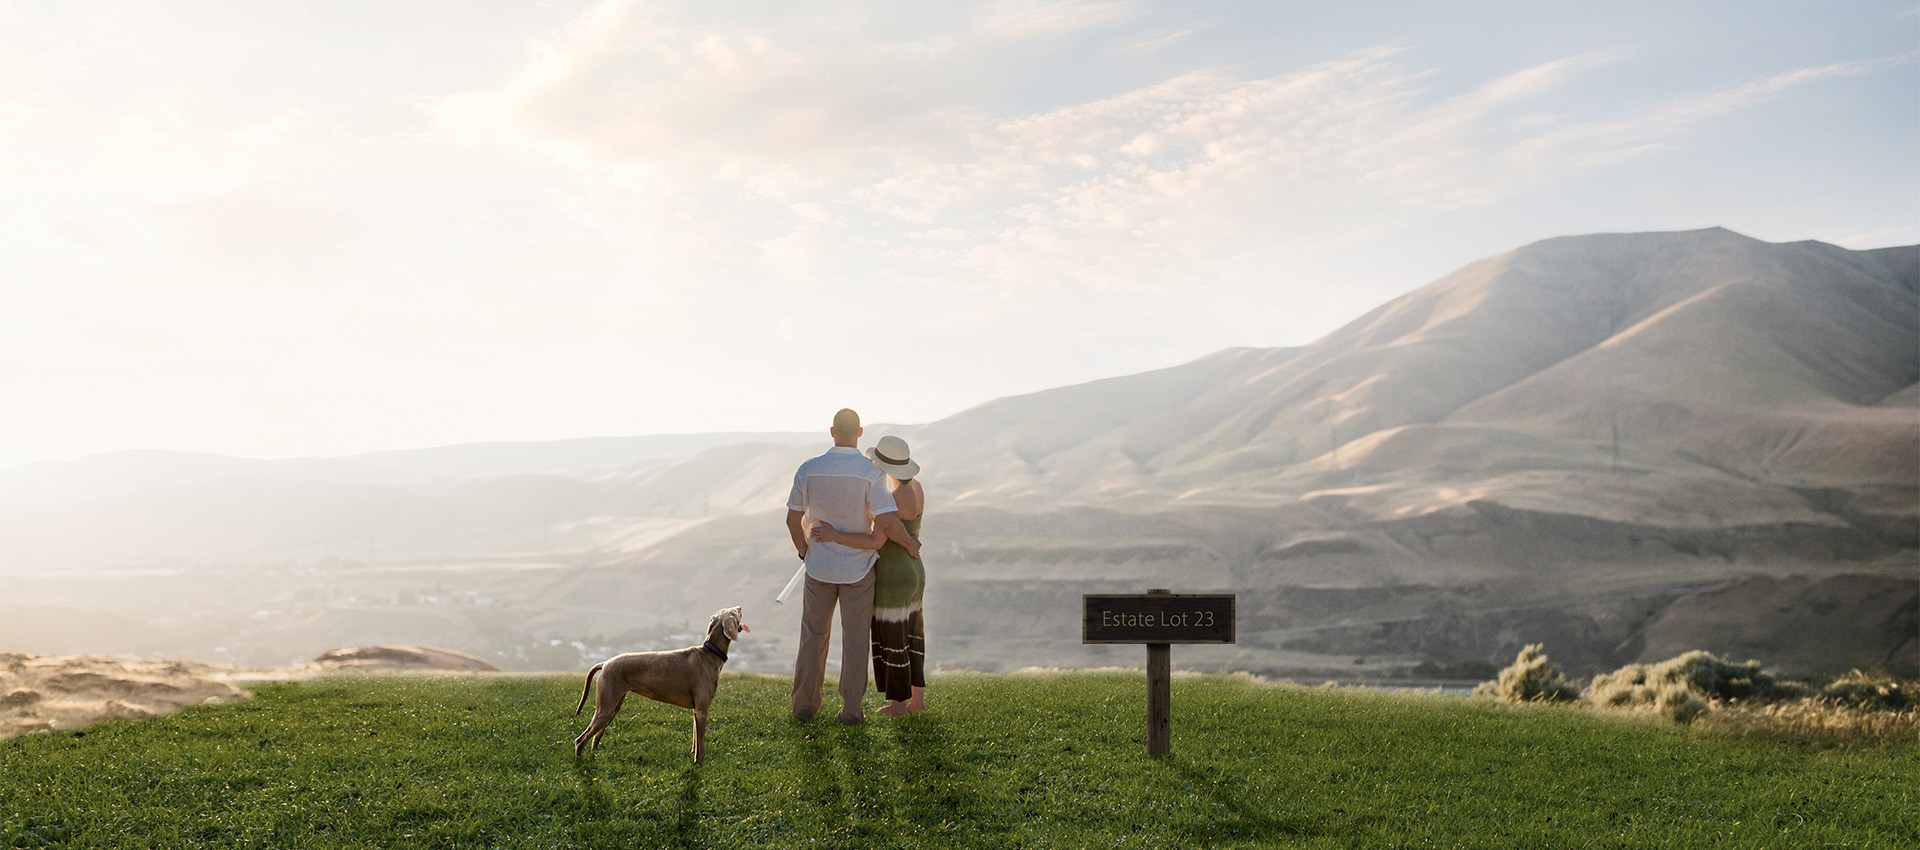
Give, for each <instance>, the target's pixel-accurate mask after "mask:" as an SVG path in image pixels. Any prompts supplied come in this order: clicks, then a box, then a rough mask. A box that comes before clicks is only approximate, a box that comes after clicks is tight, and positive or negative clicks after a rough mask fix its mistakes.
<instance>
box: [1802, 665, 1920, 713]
mask: <svg viewBox="0 0 1920 850" xmlns="http://www.w3.org/2000/svg"><path fill="white" fill-rule="evenodd" d="M1820 696H1822V697H1824V698H1826V699H1828V700H1830V701H1832V702H1834V703H1837V704H1839V705H1845V706H1852V707H1856V708H1869V709H1871V708H1883V709H1892V710H1894V711H1899V710H1901V709H1905V708H1914V707H1920V681H1915V680H1912V679H1902V678H1900V677H1898V676H1890V675H1888V674H1887V673H1885V672H1883V671H1879V670H1875V671H1870V672H1865V671H1860V670H1852V671H1849V672H1848V673H1847V674H1846V675H1844V676H1841V677H1840V678H1838V679H1834V680H1833V681H1832V682H1830V683H1828V684H1827V686H1826V687H1824V688H1821V689H1820Z"/></svg>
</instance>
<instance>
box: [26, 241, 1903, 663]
mask: <svg viewBox="0 0 1920 850" xmlns="http://www.w3.org/2000/svg"><path fill="white" fill-rule="evenodd" d="M885 433H895V434H900V435H902V436H904V437H906V438H907V439H909V440H910V441H911V442H912V444H913V446H914V454H915V457H916V458H917V459H919V460H920V462H921V463H922V464H923V466H924V467H925V469H926V471H925V472H924V473H923V475H922V478H923V480H924V481H925V483H926V484H927V486H928V488H929V498H930V503H931V504H930V507H929V518H928V520H927V525H926V531H925V535H926V541H927V547H928V548H927V551H928V555H927V561H928V566H929V571H930V574H931V575H932V577H933V578H932V583H931V585H930V587H929V591H928V600H929V601H928V605H929V622H930V625H929V628H930V629H931V630H933V631H934V632H935V633H936V642H937V643H939V644H940V646H941V650H940V651H939V652H937V653H936V654H937V655H940V656H941V658H942V660H943V661H944V662H945V663H947V664H950V665H956V666H967V667H978V668H988V669H1000V668H1010V667H1018V666H1024V665H1029V664H1043V665H1052V666H1062V665H1066V666H1071V665H1084V664H1104V663H1119V662H1124V663H1134V662H1135V661H1137V659H1133V658H1132V657H1131V656H1129V655H1126V654H1125V652H1124V648H1113V647H1103V646H1082V645H1080V644H1079V643H1078V638H1077V635H1076V634H1075V629H1074V623H1075V622H1077V619H1078V597H1079V595H1080V594H1081V593H1086V592H1115V591H1134V590H1140V589H1144V588H1147V587H1154V586H1161V587H1171V588H1175V589H1177V590H1185V591H1196V592H1197V591H1231V592H1234V593H1236V594H1238V595H1239V597H1240V605H1239V618H1240V622H1239V634H1240V643H1239V644H1237V645H1235V646H1231V647H1196V648H1190V649H1183V651H1182V653H1180V655H1181V656H1182V657H1181V659H1180V661H1179V662H1178V663H1181V664H1183V665H1186V666H1196V667H1211V668H1235V669H1253V670H1257V671H1261V672H1269V673H1275V674H1281V675H1295V676H1313V677H1337V678H1356V677H1380V676H1392V675H1395V674H1396V673H1400V672H1404V671H1407V670H1410V669H1413V668H1414V667H1416V666H1417V665H1420V664H1422V663H1425V664H1426V665H1428V666H1427V667H1425V668H1422V669H1429V670H1431V669H1468V667H1463V666H1462V665H1468V666H1469V667H1471V666H1472V665H1484V664H1487V663H1493V662H1500V661H1504V660H1506V659H1510V658H1511V657H1512V654H1513V652H1514V651H1515V650H1517V649H1518V648H1519V646H1521V645H1523V644H1525V643H1533V642H1546V643H1547V644H1548V651H1549V653H1550V654H1551V655H1552V656H1553V657H1554V658H1555V660H1556V661H1558V662H1560V663H1561V664H1562V666H1564V667H1567V668H1568V669H1570V670H1572V671H1573V672H1575V673H1576V674H1584V673H1590V672H1593V671H1596V670H1600V669H1608V668H1610V667H1614V666H1618V665H1620V664H1624V663H1627V662H1629V661H1638V660H1652V659H1655V658H1658V657H1665V656H1664V655H1661V653H1666V654H1672V653H1673V652H1674V651H1675V650H1676V649H1689V648H1706V649H1711V650H1714V651H1716V652H1722V653H1728V654H1733V655H1736V656H1740V657H1748V656H1749V655H1751V656H1752V657H1757V658H1761V660H1763V661H1766V662H1768V663H1774V664H1778V665H1782V666H1781V667H1780V668H1779V669H1781V671H1782V672H1785V673H1788V674H1791V675H1820V674H1826V673H1832V672H1839V671H1843V670H1845V669H1847V668H1849V667H1856V666H1860V667H1865V666H1873V665H1885V666H1889V667H1890V668H1891V669H1896V670H1905V671H1913V672H1920V246H1909V247H1902V248H1887V249H1881V250H1874V251H1850V250H1846V249H1842V248H1838V247H1835V246H1832V245H1826V244H1823V243H1819V242H1795V243H1785V244H1773V243H1766V242H1760V241H1757V240H1753V239H1750V238H1747V237H1744V236H1741V235H1739V234H1736V233H1732V232H1729V231H1726V230H1723V229H1718V228H1714V229H1709V230H1701V231H1689V232H1680V233H1638V234H1602V235H1591V236H1576V237H1565V238H1559V239H1549V240H1545V241H1542V242H1538V243H1535V244H1532V245H1528V246H1525V247H1522V248H1520V249H1517V250H1515V251H1512V252H1509V253H1507V254H1503V255H1500V256H1498V257H1492V258H1489V259H1486V260H1482V261H1479V262H1476V263H1473V264H1471V265H1469V266H1467V267H1465V268H1463V269H1461V270H1459V271H1457V272H1455V273H1453V274H1451V275H1448V276H1447V277H1444V278H1442V279H1440V280H1438V281H1435V282H1433V283H1430V284H1428V285H1426V286H1423V287H1420V288H1419V289H1416V290H1413V291H1412V292H1409V293H1407V294H1406V295H1404V296H1402V297H1400V298H1397V299H1395V300H1393V301H1391V302H1389V303H1387V304H1385V305H1382V306H1381V307H1379V308H1378V309H1376V310H1374V311H1372V312H1370V313H1368V314H1367V315H1364V316H1362V317H1360V318H1358V319H1356V320H1355V321H1353V322H1352V323H1350V324H1348V325H1346V326H1345V327H1342V328H1340V329H1338V330H1336V331H1334V332H1333V333H1331V334H1328V335H1327V336H1326V337H1324V338H1322V339H1320V340H1317V341H1315V342H1313V343H1311V344H1309V345H1305V346H1299V347H1294V348H1275V349H1247V348H1242V349H1230V350H1226V351H1222V352H1219V353H1217V354H1214V355H1210V356H1207V357H1204V358H1201V359H1199V360H1196V361H1193V362H1190V363H1185V364H1181V365H1178V366H1174V367H1171V368H1167V369H1161V370H1156V371H1153V372H1147V373H1142V374H1138V375H1130V376H1125V377H1118V378H1113V379H1108V380H1102V381H1095V382H1091V383H1087V384H1081V385H1077V386H1071V387H1062V388H1058V389H1053V390H1047V391H1044V392H1039V393H1033V394H1029V395H1024V396H1017V397H1011V398H1004V399H999V400H996V401H991V402H988V403H986V404H982V405H980V406H978V407H975V408H972V409H969V410H967V411H964V412H962V413H959V414H956V415H954V416H951V417H948V418H946V419H943V420H940V421H937V422H931V423H927V424H924V425H916V426H898V427H896V426H876V427H871V428H869V429H868V434H869V436H871V437H874V438H877V437H879V436H881V435H882V434H885ZM822 442H823V440H822V439H821V438H819V437H816V436H815V435H807V434H795V435H788V434H781V435H685V436H677V437H657V438H604V439H591V440H570V441H557V442H553V443H539V444H492V445H482V446H455V447H446V448H442V449H432V450H421V451H411V452H384V453H379V454H375V455H361V456H355V457H348V458H317V459H301V460H277V461H268V460H246V459H236V458H217V457H208V456H182V455H165V454H158V453H124V454H121V455H110V456H102V457H99V458H91V459H87V460H84V461H79V462H75V463H72V464H58V465H49V466H43V467H35V468H28V469H22V470H11V471H0V576H4V575H5V574H7V573H12V574H14V578H11V579H4V580H5V581H7V584H6V585H5V587H7V588H8V590H7V593H6V594H5V596H6V597H7V598H5V599H0V624H4V623H8V622H12V623H14V624H16V625H15V626H13V627H11V628H9V627H8V626H6V625H0V644H7V643H12V644H16V646H14V648H20V649H29V650H33V649H37V650H40V651H103V650H107V649H116V650H121V651H127V650H132V651H148V650H147V646H149V645H152V646H155V647H156V648H157V647H158V646H159V645H161V644H165V645H167V646H175V645H189V646H204V647H206V648H207V649H209V650H210V649H212V648H215V647H219V648H222V651H224V652H225V653H227V655H229V656H231V657H232V658H233V660H246V659H247V658H257V659H258V660H260V661H261V662H262V663H265V662H273V663H280V662H282V661H283V660H287V659H283V658H281V656H287V657H288V658H289V659H290V658H293V657H295V656H298V657H299V658H304V657H310V656H311V654H312V653H313V652H317V651H321V650H324V649H328V648H331V647H332V646H338V645H350V644H351V645H358V644H365V643H372V642H381V643H431V644H437V645H447V646H455V647H459V648H462V649H465V650H467V651H472V652H478V653H481V654H484V655H486V656H487V657H489V658H490V659H491V660H495V661H496V663H500V664H501V666H504V667H509V668H512V667H521V668H527V667H539V666H574V665H576V664H578V663H579V662H580V661H581V660H583V659H584V660H587V663H591V660H593V659H591V658H590V656H592V655H593V654H594V653H596V652H600V651H602V650H604V649H612V648H616V647H622V648H633V647H635V646H639V645H643V644H646V643H648V642H657V641H669V639H670V638H671V637H672V635H674V634H677V632H675V629H680V628H683V627H684V624H686V623H697V622H702V621H704V619H705V617H706V614H707V613H709V612H710V611H711V610H713V609H715V608H719V607H724V606H727V605H733V604H742V603H745V604H747V605H748V613H749V615H750V620H749V621H750V622H753V623H754V625H755V626H756V630H755V632H754V634H755V635H756V636H761V635H765V636H766V637H765V639H764V640H763V643H761V644H756V645H749V646H746V647H744V648H743V650H742V651H743V653H744V654H743V656H742V660H743V663H744V664H747V665H749V666H752V665H758V666H757V667H754V669H766V670H770V671H774V672H778V671H779V670H780V669H781V667H782V665H783V664H786V665H790V663H791V660H790V655H787V654H785V653H788V652H789V646H788V644H789V643H790V641H791V635H790V633H791V632H793V631H794V627H795V626H796V625H797V621H796V620H795V619H794V618H795V612H792V611H788V610H786V609H784V608H775V607H770V606H768V605H767V603H765V602H764V601H762V600H765V599H767V598H768V597H770V596H771V594H772V593H773V591H775V590H777V589H778V588H779V586H780V585H781V584H783V583H784V581H785V578H786V576H787V575H788V574H789V573H790V572H791V571H792V569H793V567H794V561H793V555H792V549H791V546H790V544H789V543H788V541H787V539H786V531H785V528H784V527H783V526H782V525H781V522H780V514H781V512H782V505H783V500H784V495H785V491H786V487H787V484H788V482H789V481H790V476H791V473H792V469H793V468H794V466H796V465H797V464H798V463H799V462H800V461H801V460H802V459H804V458H805V457H807V456H809V455H811V454H814V453H817V452H818V451H819V450H820V449H821V448H823V445H821V443H822ZM156 570H157V571H159V573H158V574H156V573H155V571H156ZM178 588H193V590H192V595H190V597H189V598H186V599H185V600H184V601H179V600H176V604H173V605H172V606H171V607H168V606H156V605H155V604H154V603H155V600H156V599H159V598H162V597H166V598H170V599H171V598H174V597H179V596H180V595H181V594H182V593H184V592H185V591H181V590H178ZM169 594H171V596H169ZM483 600H484V601H483ZM9 606H12V607H9ZM156 608H161V609H165V611H164V612H163V613H156ZM236 610H238V611H244V612H246V613H245V615H244V617H243V618H242V620H241V621H240V622H239V623H237V624H234V623H231V622H230V621H232V620H234V618H235V616H236V615H235V614H233V613H232V612H233V611H236ZM223 612H224V613H223ZM756 614H757V615H758V616H760V617H763V618H765V619H763V620H753V619H751V615H756ZM9 615H11V616H9ZM114 618H119V620H118V621H127V618H132V620H131V621H130V622H132V623H134V624H135V626H131V627H120V626H109V625H106V624H104V623H103V622H102V621H103V619H105V620H113V619H114ZM223 618H224V619H223ZM118 621H116V622H118ZM219 622H229V625H228V626H224V627H223V626H218V625H217V623H219ZM63 623H73V624H80V623H86V624H89V625H88V626H87V628H86V629H84V630H82V631H85V632H86V633H88V634H111V635H116V636H117V637H115V638H114V639H115V640H120V641H128V640H133V641H145V643H142V644H141V645H140V646H117V645H116V646H106V645H99V646H97V647H96V644H90V643H87V640H89V639H90V638H85V637H73V638H71V639H68V638H60V640H67V642H66V643H59V642H58V641H56V640H54V638H55V636H56V634H57V633H59V632H60V631H61V624H63ZM33 641H40V643H32V642H33ZM23 642H26V643H23ZM169 642H171V643H169ZM669 642H670V641H669ZM26 644H31V645H26ZM236 647H240V648H236ZM756 647H757V648H756ZM249 652H251V653H254V654H253V655H250V656H249V655H246V653H249ZM276 653H277V654H276ZM300 653H305V655H300ZM202 654H203V655H204V654H205V652H204V651H203V652H202ZM216 654H217V653H216ZM243 656H244V657H243ZM220 660H228V659H227V658H222V659H220Z"/></svg>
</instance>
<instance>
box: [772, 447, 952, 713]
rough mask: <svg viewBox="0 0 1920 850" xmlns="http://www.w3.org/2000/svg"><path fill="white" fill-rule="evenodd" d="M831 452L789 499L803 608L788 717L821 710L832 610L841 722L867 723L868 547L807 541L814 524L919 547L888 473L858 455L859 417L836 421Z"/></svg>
mask: <svg viewBox="0 0 1920 850" xmlns="http://www.w3.org/2000/svg"><path fill="white" fill-rule="evenodd" d="M827 433H828V434H830V435H832V436H833V448H831V449H828V450H827V453H826V454H823V455H821V456H819V457H816V458H814V459H812V460H809V461H807V462H806V463H803V464H801V465H800V471H799V472H797V473H795V474H794V476H793V493H792V494H791V495H789V496H788V497H787V531H788V532H789V533H790V534H792V536H793V548H794V550H795V551H798V552H799V553H800V558H801V560H803V561H806V563H807V585H806V597H805V598H806V602H805V604H804V605H803V606H802V608H801V611H800V654H799V657H798V658H796V659H795V660H794V663H793V716H794V717H796V718H798V719H800V720H808V719H811V718H812V717H813V715H814V714H816V713H818V712H819V710H820V689H821V686H822V684H823V683H824V681H825V679H826V674H827V643H828V641H829V639H830V638H831V637H832V634H833V607H834V605H835V604H836V603H837V604H838V605H839V606H840V714H839V719H840V722H841V723H848V724H852V723H859V722H861V721H864V720H866V719H867V715H866V710H865V709H863V708H861V707H860V701H861V699H862V698H863V697H865V696H866V692H867V659H868V658H870V657H871V656H872V652H871V651H870V648H869V647H868V643H869V642H870V640H871V634H872V628H873V561H874V557H875V553H874V551H873V550H870V549H855V548H853V547H851V546H842V545H840V544H838V543H834V542H831V541H821V542H811V541H809V540H808V539H807V533H808V531H810V530H811V528H810V527H811V525H812V524H813V523H814V522H820V521H825V522H827V523H830V524H832V526H833V527H834V528H835V529H836V530H840V531H850V532H853V533H855V534H865V533H868V532H870V531H871V530H873V529H874V528H876V527H878V528H879V529H881V530H882V531H884V532H886V534H887V537H888V538H889V539H891V540H893V541H894V542H896V543H899V544H900V545H902V546H905V547H907V551H909V552H912V553H913V554H914V557H919V555H920V541H918V540H915V539H913V536H912V535H910V534H908V533H907V528H906V526H905V525H902V524H901V522H900V517H899V515H898V510H899V509H898V508H896V507H895V506H894V504H893V494H892V493H889V492H887V480H886V475H885V474H884V473H882V472H881V471H880V470H879V469H876V468H875V467H874V465H873V462H872V461H870V460H868V459H867V456H866V455H863V454H861V453H860V449H859V445H860V435H861V434H862V433H863V431H862V429H861V428H860V414H858V413H855V412H853V411H852V410H844V409H843V410H841V411H840V412H839V413H836V414H834V415H833V428H832V429H830V430H829V431H828V432H827Z"/></svg>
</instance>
